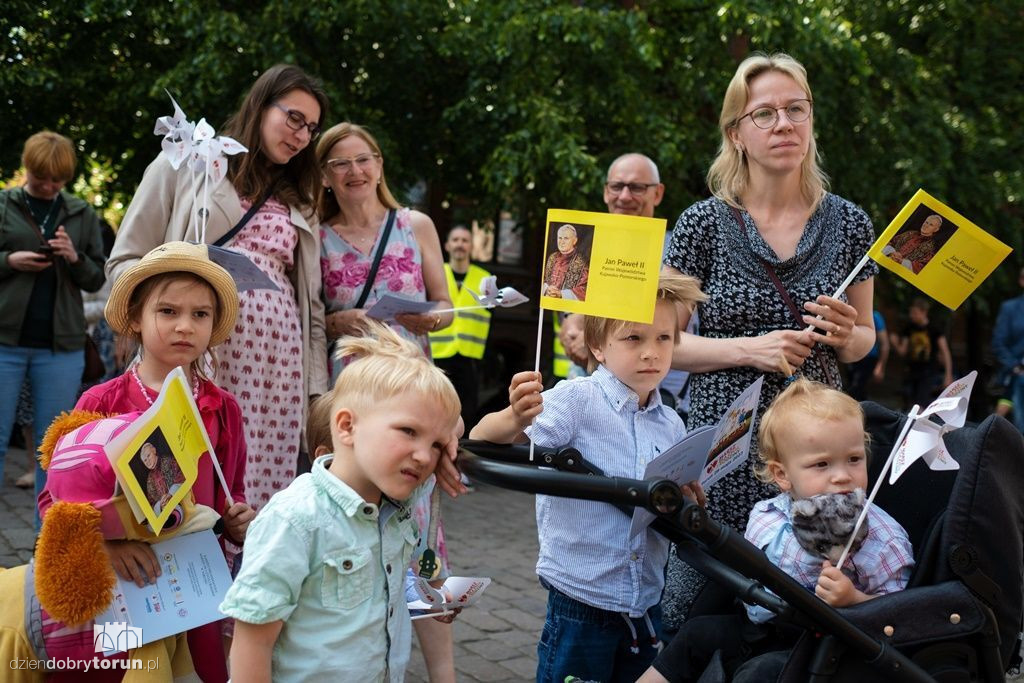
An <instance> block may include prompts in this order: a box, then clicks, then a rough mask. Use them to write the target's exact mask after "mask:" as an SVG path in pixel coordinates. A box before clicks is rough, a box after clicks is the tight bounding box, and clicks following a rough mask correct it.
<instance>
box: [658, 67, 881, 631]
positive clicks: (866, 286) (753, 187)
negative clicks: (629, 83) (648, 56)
mask: <svg viewBox="0 0 1024 683" xmlns="http://www.w3.org/2000/svg"><path fill="white" fill-rule="evenodd" d="M719 128H720V130H721V136H722V138H721V140H722V141H721V147H720V148H719V152H718V156H717V158H716V159H715V160H714V163H713V164H712V165H711V169H710V170H709V171H708V186H709V188H710V189H711V193H712V195H713V196H712V197H711V198H710V199H706V200H704V201H700V202H697V203H696V204H694V205H693V206H691V207H690V208H688V209H687V210H686V211H684V212H683V214H682V215H681V216H680V217H679V220H678V222H677V223H676V226H675V229H674V231H673V235H672V240H671V244H670V246H669V248H668V251H667V253H666V256H665V267H666V268H667V269H669V270H675V271H679V272H682V273H685V274H687V275H692V276H694V277H697V278H698V279H699V280H700V281H701V283H702V286H703V289H704V292H705V293H706V294H707V295H708V300H707V301H706V302H704V303H702V304H700V306H699V307H698V312H699V314H700V321H701V336H700V337H697V336H694V335H688V334H684V335H683V337H682V341H681V342H680V343H679V345H677V347H676V354H675V362H674V363H673V367H676V368H678V369H681V370H689V371H690V372H692V373H694V374H693V376H692V377H693V378H692V381H691V411H690V424H689V425H688V426H689V427H690V428H691V429H692V428H694V427H698V426H700V425H705V424H714V423H716V422H717V421H718V420H719V419H720V418H721V417H722V413H723V412H724V411H725V409H726V408H727V407H728V406H729V404H730V403H732V401H733V400H734V399H735V398H736V397H737V396H738V395H739V394H740V392H742V391H743V389H745V388H746V387H747V386H749V385H750V384H751V383H752V382H753V381H754V380H755V379H757V377H758V376H759V375H761V374H764V375H765V384H764V388H763V389H762V392H761V409H762V410H763V409H764V408H766V407H767V406H768V404H769V403H771V401H772V399H773V398H775V396H776V395H777V394H778V393H779V392H780V391H781V390H782V388H783V387H784V386H785V384H786V382H787V379H788V377H789V376H790V375H791V374H792V373H793V372H798V373H800V374H803V375H805V376H806V377H808V378H810V379H813V380H817V381H820V382H824V383H826V384H829V385H831V386H833V387H836V388H840V387H841V382H840V379H839V363H851V362H854V361H857V360H860V359H861V358H863V357H864V356H865V355H866V354H867V353H868V351H869V350H870V349H871V347H872V345H873V344H874V341H875V328H874V322H873V316H872V313H873V309H872V287H873V278H874V275H875V273H876V272H877V271H878V267H877V266H876V265H875V264H874V263H873V262H869V263H868V266H867V267H866V268H864V269H863V270H862V271H861V272H860V274H859V275H858V277H857V278H856V280H855V281H854V283H853V284H852V285H850V286H849V288H848V289H847V290H846V293H845V295H842V296H841V297H840V298H839V299H833V298H832V297H831V295H832V294H833V293H834V292H835V291H836V290H837V289H838V287H839V285H840V283H842V281H843V280H844V279H845V277H846V276H847V275H848V274H849V273H850V271H851V270H853V267H854V265H856V263H857V262H858V261H859V260H860V258H861V257H862V256H863V255H864V253H865V252H866V251H867V249H868V247H869V246H870V245H871V243H872V242H873V241H874V231H873V229H872V226H871V221H870V219H869V218H868V216H867V215H866V214H865V213H864V211H863V210H862V209H860V208H859V207H858V206H856V205H855V204H853V203H851V202H849V201H847V200H846V199H843V198H842V197H839V196H837V195H834V194H832V193H830V192H829V191H828V189H827V188H828V182H827V179H826V177H825V174H824V172H823V171H822V170H821V168H820V167H819V158H818V151H817V146H816V143H815V139H814V96H813V95H812V94H811V87H810V85H809V84H808V80H807V73H806V71H805V69H804V67H803V66H802V65H801V64H800V63H799V62H797V61H796V60H795V59H793V58H792V57H790V56H788V55H784V54H774V55H770V56H766V55H763V54H756V55H753V56H751V57H748V58H747V59H746V60H744V61H743V62H742V63H741V64H740V65H739V67H738V69H737V70H736V73H735V75H734V76H733V79H732V81H731V82H730V83H729V87H728V89H727V90H726V93H725V99H724V101H723V103H722V112H721V116H720V117H719ZM819 316H820V319H818V317H819ZM686 317H688V316H686ZM686 322H687V321H686V320H685V319H684V320H681V321H680V324H681V325H684V326H685V325H686ZM811 323H814V325H815V329H814V330H811V331H806V329H807V327H808V325H809V324H811ZM754 461H756V453H752V454H751V462H754ZM769 497H770V492H769V491H768V489H767V488H765V485H764V484H762V483H761V482H759V481H758V480H757V479H756V478H755V477H754V475H753V472H752V471H751V470H750V468H740V469H739V470H736V471H735V472H733V473H732V474H730V475H729V476H727V477H726V478H725V479H724V480H723V481H722V482H720V483H719V484H718V485H717V486H715V487H714V488H713V489H711V490H710V491H709V492H708V510H709V512H710V513H711V514H712V515H714V517H715V518H716V519H718V520H720V521H723V522H725V523H726V524H729V525H730V526H732V527H733V528H734V529H738V530H742V529H744V528H745V525H746V522H747V518H748V516H749V513H750V510H751V508H752V506H753V505H754V503H755V502H757V501H758V500H762V499H765V498H769ZM702 583H703V582H702V579H701V578H700V576H699V575H698V574H696V572H693V571H692V570H689V569H688V568H686V567H685V565H683V564H682V563H681V562H680V561H679V560H678V559H676V558H675V556H674V555H673V556H672V560H671V561H670V563H669V577H668V583H667V586H666V593H665V599H664V602H663V603H662V605H663V607H664V609H665V617H666V624H667V625H668V626H669V627H673V626H675V627H678V625H679V624H680V623H681V621H682V619H683V617H684V615H685V611H686V610H688V609H689V605H690V603H691V602H692V599H693V597H694V596H695V595H696V592H697V590H698V589H699V587H700V585H701V584H702Z"/></svg>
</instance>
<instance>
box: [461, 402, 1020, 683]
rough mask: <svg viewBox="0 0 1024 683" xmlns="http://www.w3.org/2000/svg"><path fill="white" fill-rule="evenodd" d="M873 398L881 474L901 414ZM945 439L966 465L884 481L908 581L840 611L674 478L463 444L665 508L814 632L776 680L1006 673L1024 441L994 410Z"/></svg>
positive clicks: (479, 463)
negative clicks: (904, 539)
mask: <svg viewBox="0 0 1024 683" xmlns="http://www.w3.org/2000/svg"><path fill="white" fill-rule="evenodd" d="M864 409H865V413H866V417H867V427H868V431H869V432H870V433H871V436H872V449H871V450H872V452H873V453H874V457H873V458H872V459H871V468H870V470H871V471H870V474H871V479H872V483H873V481H874V479H875V478H876V477H877V475H878V472H879V470H880V469H881V467H882V465H883V463H884V460H885V456H886V455H887V454H888V453H889V451H890V450H891V448H892V443H893V440H894V439H895V438H896V437H897V436H898V434H899V430H900V427H901V426H902V423H903V420H904V416H903V415H901V414H899V413H895V412H893V411H890V410H888V409H887V408H884V407H882V406H879V405H877V404H874V403H865V404H864ZM945 442H946V445H947V448H948V449H949V451H950V452H951V453H952V454H953V456H954V457H955V458H956V460H957V461H958V462H959V463H960V469H959V470H958V471H952V472H933V471H930V470H928V469H927V467H926V466H924V465H923V464H915V465H914V466H913V467H912V468H911V469H910V470H908V471H907V472H906V473H905V474H904V475H903V476H902V477H901V478H900V480H899V481H898V482H897V483H896V485H895V486H889V485H888V484H884V485H883V486H882V488H881V491H880V492H879V495H878V498H877V503H878V504H879V505H880V506H881V507H882V508H883V509H884V510H886V511H887V512H888V513H889V514H891V515H892V516H893V517H895V518H896V519H897V520H898V521H899V522H900V523H901V524H902V525H903V526H904V528H905V529H906V530H907V532H908V534H909V535H910V539H911V542H912V543H913V545H914V551H915V560H916V566H915V570H914V574H913V576H912V577H911V581H910V584H909V585H908V588H907V589H906V590H905V591H902V592H900V593H895V594H891V595H886V596H881V597H879V598H877V599H875V600H870V601H868V602H865V603H862V604H860V605H856V606H854V607H849V608H844V609H840V610H836V609H833V608H831V607H829V606H828V605H827V604H825V603H824V602H822V601H821V600H819V599H818V598H816V597H815V596H814V595H813V594H812V593H810V592H808V591H806V590H805V589H804V588H802V587H801V586H800V585H799V584H797V583H796V582H795V581H794V580H793V579H792V578H790V577H789V576H788V575H787V574H785V573H784V572H782V571H781V570H779V569H778V568H777V567H775V566H774V565H773V564H771V563H770V562H769V561H768V560H767V558H766V557H765V555H764V553H762V552H761V551H760V550H759V549H757V548H755V547H754V546H753V545H751V544H750V543H748V542H747V541H746V540H745V539H744V538H743V536H742V534H741V533H739V532H737V531H735V530H733V529H730V528H729V527H726V526H724V525H721V524H719V523H718V522H716V521H715V520H713V519H711V518H710V517H708V515H707V514H706V512H705V511H704V510H703V509H702V508H700V507H698V506H697V505H695V504H693V503H691V502H689V501H688V500H686V499H684V498H683V497H682V496H681V495H680V493H679V489H678V487H677V486H675V485H674V484H673V483H672V482H670V481H667V480H656V481H642V480H633V479H625V478H616V477H604V476H602V475H600V473H599V471H597V470H596V468H593V467H592V466H590V465H589V464H588V463H587V462H586V460H585V458H584V457H583V456H582V455H581V454H579V453H578V452H576V451H574V450H572V449H565V450H562V451H557V452H550V451H544V450H538V451H537V455H536V457H535V461H534V462H533V463H529V461H528V456H527V450H526V448H525V447H521V446H495V445H493V444H487V443H484V442H464V453H463V455H462V456H461V457H460V466H461V467H462V468H463V470H464V471H465V472H466V473H467V474H468V475H469V476H470V477H473V478H476V479H479V480H481V481H484V482H487V483H491V484H494V485H498V486H503V487H505V488H511V489H515V490H520V491H525V492H529V493H545V494H549V495H558V496H567V497H575V498H583V499H587V500H598V501H603V502H608V503H612V504H616V505H618V506H620V507H622V508H623V510H624V512H627V513H631V509H632V507H635V506H642V507H646V508H647V509H649V510H651V511H652V512H654V513H656V514H658V515H659V518H658V519H657V520H656V521H655V522H654V523H653V527H654V528H655V529H656V530H657V531H659V532H660V533H662V534H664V535H665V536H666V537H668V538H669V539H671V540H672V541H674V542H676V543H677V544H678V546H679V551H680V555H681V556H682V557H683V559H684V560H685V561H687V562H689V563H690V564H692V565H693V566H694V567H696V568H697V569H698V570H699V571H701V572H702V573H703V574H705V575H706V576H707V577H708V578H709V579H710V580H711V582H713V583H714V584H715V585H716V586H718V587H719V588H724V589H726V590H727V591H728V592H729V593H730V594H732V595H735V596H738V597H740V598H741V599H742V600H744V601H745V602H748V603H752V604H760V605H762V606H764V607H766V608H768V609H770V610H772V611H773V612H775V614H776V615H777V617H776V618H777V620H781V621H782V622H785V623H790V624H793V625H796V626H798V627H800V628H802V629H803V630H804V632H803V635H802V636H801V637H800V639H799V640H798V642H797V644H796V646H795V648H794V649H793V650H792V652H791V653H790V654H789V656H788V659H787V660H786V662H785V665H784V667H783V670H782V672H781V674H780V675H779V677H778V679H777V680H779V681H783V682H785V683H790V682H796V681H833V682H853V681H857V682H860V681H873V680H893V681H940V682H942V683H946V682H949V683H954V682H960V681H965V682H966V681H992V682H995V681H1002V680H1004V672H1005V671H1006V670H1007V669H1009V668H1010V667H1011V666H1015V665H1016V664H1017V663H1018V662H1017V660H1016V655H1017V651H1018V649H1019V641H1018V634H1019V632H1020V630H1021V623H1022V622H1021V619H1022V614H1024V597H1022V585H1024V584H1022V569H1024V440H1022V438H1021V435H1020V433H1019V432H1017V430H1016V429H1014V428H1013V426H1012V425H1011V424H1010V423H1008V422H1007V421H1005V420H1003V419H1002V418H998V417H995V416H993V417H989V418H988V419H986V420H985V421H984V422H982V423H980V424H977V425H973V424H972V425H967V426H965V427H963V428H961V429H959V430H956V431H954V432H951V433H949V434H947V435H946V436H945ZM480 456H485V457H480ZM537 466H541V467H552V468H554V470H553V471H552V470H547V469H544V470H541V469H537ZM595 475H596V476H595ZM765 589H769V590H770V591H771V592H770V593H769V592H768V591H767V590H765ZM723 608H724V609H725V610H726V611H727V610H728V605H723ZM715 680H727V679H726V678H724V677H723V675H722V672H721V671H716V670H713V669H712V670H709V671H708V672H705V676H704V677H702V678H701V681H702V682H704V681H715Z"/></svg>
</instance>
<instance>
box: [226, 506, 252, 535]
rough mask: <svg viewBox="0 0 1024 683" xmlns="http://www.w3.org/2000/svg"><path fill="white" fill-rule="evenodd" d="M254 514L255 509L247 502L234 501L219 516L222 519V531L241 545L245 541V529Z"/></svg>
mask: <svg viewBox="0 0 1024 683" xmlns="http://www.w3.org/2000/svg"><path fill="white" fill-rule="evenodd" d="M255 516H256V511H255V510H253V509H252V508H251V507H249V505H248V504H246V503H235V504H234V505H232V506H231V507H229V508H228V510H227V512H225V513H224V514H223V515H222V516H221V519H222V520H224V533H225V534H226V535H227V536H228V538H229V539H230V540H232V541H234V542H235V543H237V544H239V545H241V544H242V543H244V542H245V531H246V529H248V528H249V522H251V521H252V520H253V518H254V517H255Z"/></svg>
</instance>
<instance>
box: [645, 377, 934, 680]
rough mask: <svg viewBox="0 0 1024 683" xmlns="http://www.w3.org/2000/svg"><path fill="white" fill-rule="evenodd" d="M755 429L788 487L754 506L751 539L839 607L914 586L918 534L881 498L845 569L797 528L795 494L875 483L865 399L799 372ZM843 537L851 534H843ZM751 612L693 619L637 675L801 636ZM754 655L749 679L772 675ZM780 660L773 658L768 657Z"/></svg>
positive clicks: (657, 674) (769, 647)
mask: <svg viewBox="0 0 1024 683" xmlns="http://www.w3.org/2000/svg"><path fill="white" fill-rule="evenodd" d="M757 436H758V443H759V450H758V458H759V459H760V461H761V462H760V463H759V464H758V465H757V466H756V467H755V473H756V474H757V476H758V478H759V479H761V480H762V481H764V482H767V483H774V484H775V485H776V486H778V488H779V489H780V491H781V493H780V494H779V495H778V496H776V497H775V498H771V499H769V500H763V501H760V502H759V503H757V504H756V505H755V506H754V509H753V510H752V511H751V513H750V520H749V522H748V523H747V530H746V533H745V534H744V536H745V537H746V539H747V540H748V541H750V542H751V543H753V544H754V545H756V546H757V547H758V548H760V549H761V550H763V551H764V552H765V554H766V555H767V556H768V559H769V560H771V561H772V563H773V564H775V565H776V566H777V567H779V569H782V570H783V571H785V572H786V573H787V574H789V575H790V576H792V577H793V578H794V579H796V580H797V581H798V582H799V583H800V584H802V585H803V586H804V587H805V588H807V590H809V591H814V592H815V594H816V595H817V596H818V597H819V598H821V599H822V600H824V601H825V602H827V603H828V604H829V605H831V606H833V607H846V606H849V605H855V604H858V603H861V602H864V601H866V600H870V599H872V598H875V597H878V596H879V595H885V594H887V593H894V592H896V591H901V590H903V589H904V588H906V585H907V581H908V580H909V579H910V572H911V569H912V568H913V566H914V553H913V549H912V548H911V547H910V539H909V538H908V537H907V532H906V531H905V530H904V529H903V527H902V526H900V524H899V522H897V521H896V520H894V519H893V518H892V517H890V516H889V515H888V514H887V513H886V512H885V511H884V510H882V509H881V508H879V507H878V506H877V505H871V507H870V509H869V511H868V516H867V520H866V521H865V524H866V526H867V536H866V537H865V538H864V540H863V541H862V543H861V545H860V548H859V549H857V551H856V553H854V554H852V556H851V557H848V558H847V560H846V563H845V564H844V565H843V570H842V571H840V569H839V568H837V567H834V566H833V565H832V563H831V562H829V561H828V560H827V559H825V560H823V559H822V557H821V556H820V555H816V554H811V553H810V552H809V551H808V550H806V549H805V548H804V546H803V545H801V544H800V542H799V541H798V540H797V536H796V534H795V533H794V530H793V514H792V511H791V507H792V503H793V501H794V500H801V499H807V498H811V497H812V496H818V495H821V494H844V493H849V492H851V491H854V490H856V489H861V490H864V489H866V488H867V484H868V470H867V450H866V441H867V435H866V434H865V433H864V413H863V411H862V410H861V407H860V404H859V403H857V401H855V400H853V399H852V398H851V397H849V396H847V395H846V394H844V393H843V392H841V391H837V390H835V389H833V388H831V387H828V386H826V385H824V384H821V383H819V382H812V381H809V380H807V379H803V378H801V379H797V380H796V381H795V382H793V384H791V385H790V386H789V387H787V388H786V390H785V391H783V392H782V393H781V394H779V396H778V397H777V398H776V399H775V400H774V401H773V402H772V405H771V406H770V407H769V408H768V410H766V411H765V414H764V417H763V418H762V419H761V426H760V428H759V429H758V435H757ZM830 540H837V539H830ZM838 540H839V541H840V542H843V543H844V544H845V539H838ZM746 612H747V614H746V615H745V616H744V615H740V614H736V615H714V616H701V617H696V618H694V619H691V620H688V621H686V622H685V623H684V624H683V627H682V628H681V629H680V631H679V632H678V633H677V634H676V636H675V638H673V640H672V642H671V643H670V644H669V645H668V647H667V648H665V650H664V651H663V652H662V653H661V655H659V656H658V659H657V660H656V661H655V662H654V665H653V666H652V667H651V668H650V669H649V670H648V671H647V673H645V674H644V676H643V677H642V678H640V679H639V680H638V683H664V682H665V681H672V682H673V683H677V682H680V681H696V680H697V679H698V678H700V676H701V673H702V672H703V671H704V668H705V667H706V666H707V665H708V663H709V662H710V661H711V658H712V655H713V654H714V652H715V650H721V651H722V654H723V660H724V661H725V663H726V666H727V667H728V668H729V669H730V670H731V669H732V668H734V667H735V666H738V665H739V664H740V663H741V662H742V660H743V659H744V658H745V657H749V656H750V655H760V654H762V653H765V652H770V651H773V650H783V649H787V648H789V647H791V646H792V644H793V642H795V637H794V636H795V635H797V634H795V633H792V632H789V631H783V630H781V629H776V628H774V625H773V624H772V623H771V620H772V619H773V618H774V616H775V615H774V614H773V613H772V612H770V611H768V610H766V609H764V608H763V607H757V606H752V605H747V606H746ZM756 659H758V658H757V657H754V659H753V660H751V661H750V662H748V663H747V664H746V665H745V667H750V669H748V671H749V670H757V671H758V674H757V675H756V676H755V677H754V678H752V679H751V680H758V679H763V680H768V678H765V676H767V675H768V673H769V672H768V671H766V670H765V669H763V668H761V669H758V668H757V667H758V662H757V661H755V660H756ZM777 661H778V660H771V659H765V660H763V662H762V665H767V666H771V662H777ZM783 661H784V660H783ZM770 673H772V674H777V673H778V672H777V671H772V672H770ZM737 677H739V676H737ZM771 680H774V678H771Z"/></svg>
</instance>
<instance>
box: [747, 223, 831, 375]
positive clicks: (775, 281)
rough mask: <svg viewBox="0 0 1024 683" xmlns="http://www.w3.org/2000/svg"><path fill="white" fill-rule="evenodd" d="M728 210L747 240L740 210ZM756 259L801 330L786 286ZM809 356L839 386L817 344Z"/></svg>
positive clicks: (801, 318) (801, 320)
mask: <svg viewBox="0 0 1024 683" xmlns="http://www.w3.org/2000/svg"><path fill="white" fill-rule="evenodd" d="M729 208H730V209H732V215H733V217H735V218H736V224H737V225H738V226H739V228H740V232H742V233H743V234H744V235H746V236H747V239H748V240H749V239H750V233H749V231H748V230H747V224H746V223H744V222H743V215H742V214H741V213H740V210H739V209H737V208H736V207H735V206H730V207H729ZM755 256H756V255H755ZM756 258H757V260H758V261H760V262H761V267H762V268H764V271H765V273H767V274H768V279H769V280H771V281H772V285H774V286H775V289H776V291H778V293H779V296H781V297H782V301H783V302H784V303H785V304H786V308H788V309H789V313H790V315H792V316H793V320H794V321H795V322H796V326H797V329H802V328H803V325H804V320H803V316H801V315H800V309H799V308H798V307H797V305H796V303H795V302H794V301H793V297H791V296H790V295H789V292H788V291H787V290H786V286H785V285H783V284H782V280H780V279H779V275H778V273H776V272H775V268H774V267H773V266H772V264H770V263H768V261H766V260H764V259H763V258H761V257H759V256H757V257H756ZM811 355H813V356H814V358H815V360H817V361H818V365H820V366H821V369H822V371H823V372H824V373H825V376H826V378H827V379H828V382H829V384H831V385H832V386H834V387H838V386H840V385H839V384H838V382H837V381H836V376H835V373H834V372H832V368H830V367H829V366H828V365H827V364H826V363H825V361H824V360H822V358H821V354H820V353H819V349H818V346H817V344H815V345H814V347H813V348H812V350H811Z"/></svg>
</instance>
